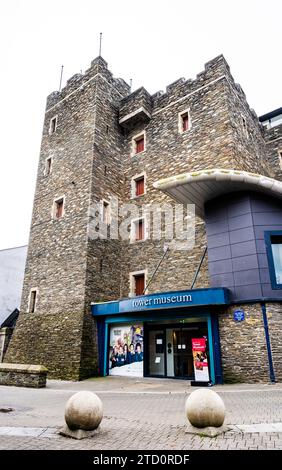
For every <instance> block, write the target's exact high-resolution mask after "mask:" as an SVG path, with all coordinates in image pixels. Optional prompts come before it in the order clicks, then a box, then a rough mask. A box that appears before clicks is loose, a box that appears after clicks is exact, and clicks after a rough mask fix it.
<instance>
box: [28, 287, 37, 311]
mask: <svg viewBox="0 0 282 470" xmlns="http://www.w3.org/2000/svg"><path fill="white" fill-rule="evenodd" d="M36 300H37V289H31V291H30V294H29V305H28V312H29V313H34V312H35V306H36Z"/></svg>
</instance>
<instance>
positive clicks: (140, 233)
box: [134, 219, 145, 241]
mask: <svg viewBox="0 0 282 470" xmlns="http://www.w3.org/2000/svg"><path fill="white" fill-rule="evenodd" d="M134 232H135V241H141V240H144V238H145V224H144V219H139V220H137V221H136V222H135V223H134Z"/></svg>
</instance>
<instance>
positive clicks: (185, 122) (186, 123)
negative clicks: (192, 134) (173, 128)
mask: <svg viewBox="0 0 282 470" xmlns="http://www.w3.org/2000/svg"><path fill="white" fill-rule="evenodd" d="M178 128H179V132H180V134H182V133H183V132H186V131H189V129H190V128H191V122H190V114H189V111H188V110H187V111H183V112H182V113H179V121H178Z"/></svg>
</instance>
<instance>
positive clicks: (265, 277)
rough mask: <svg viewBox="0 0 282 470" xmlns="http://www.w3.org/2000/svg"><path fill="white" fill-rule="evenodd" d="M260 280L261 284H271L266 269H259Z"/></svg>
mask: <svg viewBox="0 0 282 470" xmlns="http://www.w3.org/2000/svg"><path fill="white" fill-rule="evenodd" d="M259 272H260V280H261V283H262V284H269V285H270V284H271V282H270V276H269V269H268V267H267V268H260V270H259Z"/></svg>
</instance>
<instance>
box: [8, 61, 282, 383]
mask: <svg viewBox="0 0 282 470" xmlns="http://www.w3.org/2000/svg"><path fill="white" fill-rule="evenodd" d="M279 127H280V128H281V127H282V126H281V125H280V126H279ZM272 133H273V131H272ZM268 135H269V131H268V130H265V129H264V128H263V126H262V125H261V124H260V122H259V120H258V118H257V116H256V114H255V113H254V111H252V110H251V109H250V108H249V106H248V104H247V101H246V97H245V95H244V92H243V91H242V89H241V87H240V86H239V85H238V84H236V83H235V82H234V79H233V77H232V75H231V73H230V69H229V66H228V64H227V63H226V61H225V59H224V58H223V56H219V57H216V58H215V59H213V60H211V61H210V62H208V63H207V64H206V65H205V69H204V71H202V72H201V73H199V74H198V75H197V77H196V79H195V80H185V79H183V78H181V79H179V80H177V81H176V82H174V83H172V84H170V85H169V86H168V87H167V89H166V92H165V93H162V92H158V93H155V94H154V95H150V94H149V93H148V92H147V91H146V90H145V89H144V88H140V89H138V90H136V91H134V92H133V93H131V92H130V87H129V86H128V85H127V84H126V83H125V81H124V80H122V79H120V78H114V77H113V75H112V73H111V72H110V71H109V70H108V67H107V63H106V62H105V61H104V60H103V59H102V58H101V57H98V58H96V59H95V60H94V61H93V62H92V64H91V67H90V68H89V69H88V70H87V71H86V72H85V74H84V75H80V74H77V75H74V76H73V77H72V78H71V79H70V80H68V82H67V84H66V86H65V87H64V88H63V90H62V91H61V92H54V93H52V94H51V95H50V96H49V97H48V99H47V105H46V114H45V121H44V128H43V137H42V144H41V152H40V159H39V167H38V177H37V185H36V191H35V198H34V208H33V215H32V222H31V230H30V240H29V248H28V257H27V264H26V271H25V279H24V287H23V295H22V304H21V313H20V316H19V320H18V323H17V327H16V330H15V333H14V335H13V338H12V341H11V343H10V346H9V349H8V352H7V354H6V356H5V362H17V363H35V364H43V365H46V366H47V367H48V369H49V376H50V377H54V378H62V379H82V378H85V377H89V376H91V375H95V374H97V373H100V374H107V373H109V372H110V370H109V369H110V368H111V366H109V364H108V358H107V354H108V348H110V350H111V353H112V354H113V350H114V347H115V346H114V345H113V344H112V343H111V341H112V339H111V338H112V336H111V335H112V334H113V335H114V334H118V335H120V334H121V335H122V334H123V333H120V332H122V331H123V329H122V325H125V324H126V325H131V330H130V331H131V333H130V334H131V342H133V339H132V338H133V336H132V335H133V333H132V331H134V335H135V336H136V335H137V336H138V338H139V340H138V341H139V343H140V342H141V341H142V348H143V352H144V358H143V357H142V361H143V360H144V373H145V374H146V375H157V376H172V377H174V376H175V377H176V376H181V377H186V378H195V377H194V375H193V374H194V372H193V367H192V365H191V364H192V362H191V361H192V360H193V355H192V349H191V345H190V343H191V334H192V333H191V334H190V333H189V331H190V330H191V331H196V330H197V329H198V330H197V331H198V333H197V334H198V336H199V335H200V336H201V337H204V338H205V339H206V341H208V343H209V349H208V350H207V353H208V358H209V377H210V378H211V380H212V382H213V383H215V382H222V380H226V381H227V380H235V381H236V380H237V381H241V380H249V381H258V380H268V376H269V371H270V373H271V377H273V376H274V374H276V378H277V377H280V378H281V374H282V370H281V361H280V359H281V355H282V349H281V341H280V340H279V335H280V331H281V318H282V317H281V313H282V312H281V299H282V297H281V292H282V291H281V290H279V288H280V287H279V285H280V284H279V283H280V281H279V282H278V281H277V282H276V281H275V282H276V284H277V285H275V286H274V285H273V282H274V281H273V279H272V277H271V276H272V274H273V272H272V271H273V269H272V271H271V270H270V268H269V266H268V264H267V263H268V261H267V260H269V259H270V258H269V256H271V254H270V255H269V251H267V250H268V249H270V250H271V246H272V245H271V243H272V241H271V240H272V238H271V237H276V238H275V244H277V245H279V246H280V238H279V237H280V236H281V234H280V231H281V230H282V211H281V201H280V200H279V197H281V194H282V190H281V183H280V182H279V180H281V172H279V169H278V167H277V165H276V163H275V162H276V161H277V159H275V158H276V157H275V158H274V154H275V156H276V154H277V148H276V147H275V146H273V145H272V146H271V145H268V140H269V137H268ZM275 135H276V134H275ZM280 135H281V134H280ZM279 148H280V147H279ZM252 174H253V176H252ZM254 174H255V175H254ZM179 175H182V176H181V177H180V176H179ZM193 178H194V179H193ZM222 195H224V197H222ZM116 199H118V201H119V202H134V203H135V204H136V205H137V207H140V209H141V208H142V207H143V206H144V205H149V206H150V205H152V204H164V203H168V204H170V203H172V201H173V200H175V199H176V200H177V201H178V202H181V203H185V204H186V203H190V204H195V207H196V243H195V247H194V248H193V250H192V251H183V250H168V252H167V253H166V254H165V255H164V248H165V245H166V240H164V239H154V238H152V236H151V235H152V227H151V225H150V224H148V225H147V221H146V220H144V218H143V219H142V217H143V216H142V217H141V216H140V217H139V218H137V220H134V221H133V223H131V230H135V232H136V230H137V232H138V236H135V238H134V239H132V236H131V235H132V234H131V235H130V234H129V237H128V239H127V240H121V239H120V238H114V239H108V238H107V239H103V238H98V239H96V238H95V237H93V236H89V224H90V223H91V218H92V217H93V214H91V208H93V206H94V205H95V204H100V206H101V208H102V210H101V217H102V220H103V222H104V224H105V225H106V226H109V227H110V225H111V221H112V219H114V217H113V215H114V210H115V209H114V200H116ZM259 215H261V219H260V221H259V222H256V217H257V219H259ZM136 224H137V225H136ZM107 230H109V228H108V229H107ZM259 230H260V231H261V232H260V233H261V235H259ZM262 230H263V233H264V232H267V234H268V235H267V236H268V237H270V238H268V240H269V243H270V245H269V246H270V248H269V246H268V245H267V243H266V244H264V241H263V240H264V239H263V235H262ZM272 231H275V234H274V235H271V233H272ZM137 232H136V233H137ZM270 232H271V233H270ZM276 232H277V233H276ZM135 235H136V234H135ZM277 237H278V238H277ZM206 247H207V255H206V256H204V255H205V252H206ZM281 258H282V255H281ZM275 259H276V258H275ZM161 260H162V261H161ZM160 261H161V263H160ZM274 261H275V260H274ZM159 263H160V264H159ZM270 263H271V261H270ZM272 264H273V259H272ZM271 266H272V265H271ZM156 267H158V269H157V271H156ZM272 268H273V266H272ZM275 269H276V265H275ZM277 269H280V268H279V267H278V268H277ZM175 292H178V293H179V292H182V294H179V295H178V296H177V295H173V293H175ZM155 293H164V294H165V295H164V297H162V298H163V299H166V300H161V302H166V303H169V304H170V305H169V307H170V308H169V310H168V309H166V307H164V308H163V309H161V310H160V309H158V315H159V317H158V316H157V317H156V313H154V314H153V313H152V312H151V311H150V309H149V311H148V309H147V310H146V312H145V310H144V309H143V310H144V312H143V310H142V308H139V307H138V308H137V313H138V312H139V313H138V315H137V313H136V311H135V310H136V305H137V304H136V303H135V304H134V305H135V306H134V305H133V304H131V306H129V304H128V303H126V302H129V301H130V302H132V298H133V299H134V298H138V299H139V298H140V299H141V300H142V299H144V302H145V303H144V305H146V308H147V306H148V305H154V302H157V303H158V302H159V300H156V299H157V297H154V295H155ZM184 293H185V294H184ZM191 293H192V294H191ZM135 296H137V297H135ZM139 296H141V297H139ZM217 296H221V297H220V299H221V300H220V299H219V297H218V298H217ZM195 298H196V299H198V300H197V301H196V300H194V299H195ZM126 299H127V300H126ZM130 299H131V300H130ZM174 299H176V300H174ZM177 299H178V300H177ZM180 299H181V300H180ZM185 299H186V300H185ZM190 299H191V300H190ZM182 301H183V302H184V304H183V305H178V303H179V302H180V303H181V302H182ZM186 301H187V302H188V304H189V302H190V303H192V305H191V306H190V305H188V304H187V302H186ZM142 302H143V300H142ZM185 302H186V303H185ZM266 302H268V304H266ZM172 303H175V309H174V310H173V311H172V310H171V308H172V307H171V304H172ZM91 304H92V307H91ZM176 304H177V305H176ZM140 305H141V304H140ZM203 305H206V306H207V307H205V308H204V309H203ZM176 307H177V308H178V307H179V310H177V308H176ZM115 309H116V310H115ZM189 309H190V310H189ZM238 309H239V311H241V312H243V314H242V318H243V320H242V321H235V320H234V318H235V317H234V311H238ZM265 311H266V313H265ZM140 312H141V313H142V312H143V313H142V315H141V313H140ZM125 313H126V315H125ZM122 314H123V316H122ZM111 315H113V316H111ZM136 315H137V316H136ZM176 322H180V323H181V324H182V327H181V328H180V327H179V328H178V327H177V326H176ZM185 322H187V324H189V327H186V328H184V327H183V323H185ZM265 322H267V324H266V323H265ZM136 324H137V326H136ZM114 325H118V328H117V326H115V329H114ZM167 325H170V327H168V326H167ZM191 325H192V326H191ZM178 326H179V325H178ZM158 328H159V330H158ZM268 329H269V332H270V333H269V334H268ZM117 330H118V332H119V333H116V332H117ZM141 331H142V334H141V333H140V332H141ZM188 333H189V334H190V336H189V334H188ZM124 334H125V335H128V333H124ZM135 336H134V338H135ZM137 336H136V337H137ZM126 337H127V336H126ZM140 338H142V339H140ZM180 338H182V340H180ZM183 338H184V339H183ZM119 341H120V342H119V343H118V344H119V346H122V347H123V348H124V344H123V342H124V341H125V340H124V338H123V339H122V341H121V340H120V339H119ZM126 341H127V340H126ZM136 341H137V340H136ZM181 341H182V346H181V347H182V348H183V350H185V351H182V352H181V354H182V355H180V353H179V351H177V348H178V349H179V344H178V343H181ZM186 342H187V345H186ZM155 343H156V344H157V345H158V347H156V351H157V353H156V351H155V352H154V347H152V344H155ZM188 343H189V344H188ZM132 344H133V343H132ZM136 344H137V343H136ZM165 344H166V346H167V350H166V349H165V348H162V347H161V346H162V345H165ZM169 345H170V346H169ZM250 345H251V346H250ZM129 346H130V343H129V341H128V342H127V348H128V347H129ZM184 346H185V347H184ZM140 347H141V346H140ZM269 347H270V349H269ZM134 348H135V344H134ZM189 348H190V349H189ZM271 348H272V349H271ZM180 349H181V348H180ZM188 349H189V354H188ZM169 351H170V352H169ZM242 351H243V353H244V354H245V353H246V354H247V353H248V364H246V362H245V361H244V360H243V359H241V356H240V354H242ZM134 353H135V355H136V356H135V357H137V349H136V350H135V351H134ZM155 353H156V354H158V355H157V356H156V357H155V355H154V354H155ZM142 354H143V353H142ZM115 356H116V357H118V356H117V352H116V353H115ZM123 356H124V357H126V352H125V353H124V354H123ZM188 356H189V357H188ZM191 358H192V359H191ZM190 359H191V360H190ZM114 360H116V359H114ZM122 360H124V359H122ZM125 360H126V359H125ZM279 361H280V362H279ZM154 364H155V365H154ZM158 364H163V366H162V368H160V367H161V366H158ZM123 367H125V365H124V366H123ZM115 370H117V368H116V369H115ZM119 370H121V369H119ZM129 375H130V374H129Z"/></svg>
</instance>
